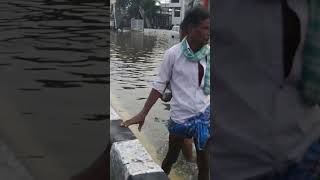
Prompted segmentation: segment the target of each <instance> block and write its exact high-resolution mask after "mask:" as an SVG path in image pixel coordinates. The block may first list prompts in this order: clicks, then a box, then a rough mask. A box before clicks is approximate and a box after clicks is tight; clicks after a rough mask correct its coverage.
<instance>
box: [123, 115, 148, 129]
mask: <svg viewBox="0 0 320 180" xmlns="http://www.w3.org/2000/svg"><path fill="white" fill-rule="evenodd" d="M145 118H146V115H145V114H144V113H142V112H140V113H139V114H137V115H136V116H134V117H133V118H131V119H129V120H127V121H124V122H122V123H121V125H120V126H121V127H129V126H130V125H132V124H139V127H138V130H139V131H141V128H142V126H143V124H144V121H145Z"/></svg>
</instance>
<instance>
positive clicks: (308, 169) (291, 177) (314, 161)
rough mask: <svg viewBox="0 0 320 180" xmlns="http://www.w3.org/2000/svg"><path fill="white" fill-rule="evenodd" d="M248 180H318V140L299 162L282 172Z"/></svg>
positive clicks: (319, 168) (319, 179) (319, 176)
mask: <svg viewBox="0 0 320 180" xmlns="http://www.w3.org/2000/svg"><path fill="white" fill-rule="evenodd" d="M250 180H320V138H319V139H318V140H317V141H316V142H314V143H313V144H312V145H311V146H310V147H309V148H308V150H307V152H306V153H305V154H304V157H303V159H302V160H301V161H300V162H297V163H293V164H291V165H290V166H289V167H288V168H287V169H286V170H284V172H269V173H266V174H264V175H262V176H259V177H256V178H251V179H250Z"/></svg>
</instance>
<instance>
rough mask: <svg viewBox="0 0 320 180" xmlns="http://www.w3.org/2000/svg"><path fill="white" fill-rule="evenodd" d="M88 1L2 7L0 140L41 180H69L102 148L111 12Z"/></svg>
mask: <svg viewBox="0 0 320 180" xmlns="http://www.w3.org/2000/svg"><path fill="white" fill-rule="evenodd" d="M88 2H90V3H88ZM88 2H85V1H81V3H80V2H75V1H67V0H65V1H62V0H29V1H23V0H21V1H18V0H14V1H12V0H11V1H9V0H5V1H1V2H0V29H1V31H0V32H1V33H0V83H1V88H0V107H1V108H0V119H1V120H0V138H1V139H3V140H4V141H5V142H6V143H7V144H8V145H9V146H10V147H11V148H12V149H13V151H14V152H15V154H16V156H17V158H18V159H19V160H21V161H22V162H23V163H24V164H25V165H26V167H27V168H28V170H29V171H30V172H31V174H33V175H34V176H35V178H36V179H40V180H42V179H46V180H57V179H59V180H64V179H68V178H69V177H70V176H71V175H72V174H74V173H77V172H79V171H80V170H82V169H83V168H86V167H87V166H88V165H89V164H90V163H91V162H92V161H93V160H94V159H95V158H96V157H97V156H98V155H99V154H101V152H102V151H103V150H104V148H105V143H106V119H108V115H107V107H108V105H109V103H108V102H107V101H108V95H107V93H106V89H107V88H108V79H109V77H108V75H107V74H108V73H107V72H108V67H107V62H108V59H107V58H106V57H107V53H108V51H107V46H106V45H107V41H106V38H107V8H106V6H105V4H104V2H105V1H100V2H99V1H88Z"/></svg>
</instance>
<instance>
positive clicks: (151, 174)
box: [110, 106, 169, 180]
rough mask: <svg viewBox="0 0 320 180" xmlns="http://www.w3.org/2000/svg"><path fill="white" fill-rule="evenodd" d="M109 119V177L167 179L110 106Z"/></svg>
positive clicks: (135, 179) (140, 179)
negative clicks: (121, 124)
mask: <svg viewBox="0 0 320 180" xmlns="http://www.w3.org/2000/svg"><path fill="white" fill-rule="evenodd" d="M110 120H111V121H110V142H111V149H110V179H112V180H169V178H168V176H167V175H166V174H165V173H164V172H163V170H162V169H161V168H160V166H159V165H158V164H156V163H155V162H154V161H153V160H152V158H151V156H150V155H149V153H148V152H147V151H146V149H145V148H144V147H143V146H142V144H141V143H140V142H139V140H138V139H137V138H136V137H135V136H134V134H133V133H132V132H131V131H130V129H129V128H122V127H120V123H121V122H122V120H121V119H119V116H118V115H117V113H116V112H115V111H114V109H113V108H112V107H111V106H110Z"/></svg>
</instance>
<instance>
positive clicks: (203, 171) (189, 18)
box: [122, 7, 210, 180]
mask: <svg viewBox="0 0 320 180" xmlns="http://www.w3.org/2000/svg"><path fill="white" fill-rule="evenodd" d="M184 21H185V22H186V27H187V28H186V29H187V34H188V35H187V36H186V37H185V38H184V39H183V40H182V41H181V42H180V43H178V44H176V45H174V46H173V47H171V48H170V49H168V50H167V51H166V52H165V55H164V60H163V61H162V64H161V66H160V69H159V74H158V76H157V78H156V80H155V81H154V83H153V88H152V90H151V92H150V94H149V97H148V99H147V101H146V103H145V105H144V108H143V109H142V111H140V112H139V113H138V114H137V115H136V116H134V117H133V118H131V119H129V120H127V121H125V122H124V123H123V124H122V126H124V127H128V126H130V125H132V124H139V130H141V128H142V126H143V124H144V121H145V118H146V116H147V114H148V112H149V111H150V109H151V108H152V106H153V105H154V104H155V103H156V101H157V100H158V99H159V98H161V97H162V94H163V92H164V90H165V88H166V86H167V84H168V83H169V84H170V87H171V91H172V100H171V101H170V107H171V109H170V120H169V123H168V130H169V149H168V153H167V155H166V157H165V159H164V160H163V162H162V168H163V170H164V172H165V173H167V174H169V173H170V170H171V167H172V165H173V164H174V163H175V162H176V161H177V159H178V156H179V153H180V151H181V148H182V147H183V144H184V140H185V139H186V138H193V139H194V143H195V146H196V151H197V165H198V170H199V174H198V179H199V180H209V166H208V154H207V151H206V142H207V140H208V138H209V137H210V133H209V130H210V127H209V126H210V46H209V45H208V40H209V31H210V29H209V28H210V16H209V13H208V11H207V10H206V9H204V8H201V7H197V8H193V9H191V10H190V11H189V12H188V13H187V14H186V16H185V19H184Z"/></svg>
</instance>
